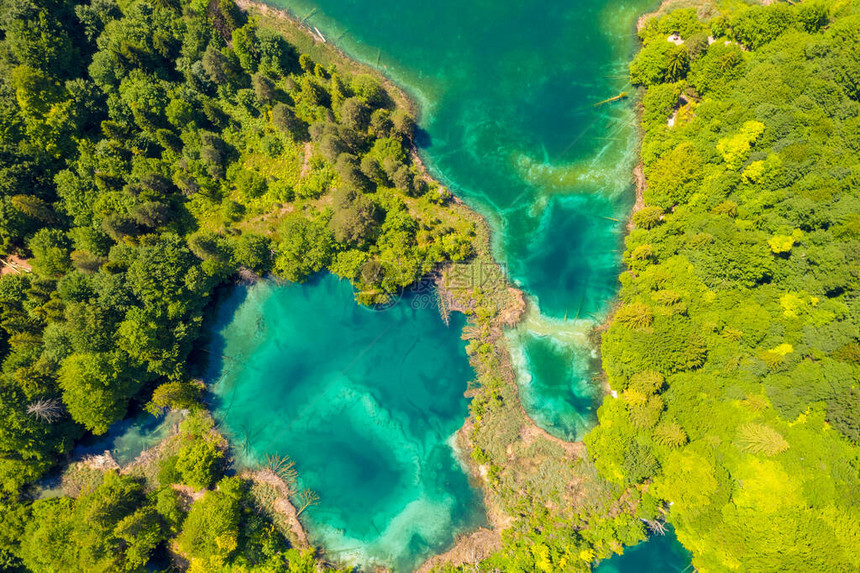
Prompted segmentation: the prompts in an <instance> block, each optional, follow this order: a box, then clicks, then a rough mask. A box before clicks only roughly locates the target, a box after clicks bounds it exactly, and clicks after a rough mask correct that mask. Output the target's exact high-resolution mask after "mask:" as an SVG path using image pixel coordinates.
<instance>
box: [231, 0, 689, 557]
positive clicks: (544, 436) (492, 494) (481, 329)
mask: <svg viewBox="0 0 860 573" xmlns="http://www.w3.org/2000/svg"><path fill="white" fill-rule="evenodd" d="M677 1H678V0H665V2H664V4H670V3H674V2H677ZM682 1H683V0H682ZM237 4H238V5H239V6H240V8H242V10H243V11H245V12H247V13H249V14H252V15H256V16H258V17H259V18H260V20H261V22H260V23H261V25H262V26H264V27H269V28H271V29H274V30H275V31H278V32H280V33H281V34H282V35H284V37H285V38H286V39H287V41H289V42H290V43H292V44H294V45H296V46H297V47H298V48H299V49H300V50H301V52H302V53H308V54H310V55H311V56H312V57H313V58H314V59H317V60H319V61H320V62H321V63H323V64H327V63H328V64H331V63H333V64H336V65H338V66H344V67H346V68H347V69H350V70H352V71H359V72H360V73H368V74H371V75H373V76H374V77H376V78H377V79H379V80H380V81H381V82H382V84H383V86H384V87H385V89H386V90H387V91H388V92H389V93H390V95H391V96H392V99H394V101H395V102H396V104H397V105H398V106H402V107H404V108H405V109H407V110H408V111H409V112H410V113H411V114H412V115H413V116H415V117H416V118H418V117H420V116H421V113H422V108H421V106H419V105H418V103H417V102H416V99H415V98H414V97H412V96H411V95H410V94H409V93H408V92H407V91H406V90H405V89H404V88H403V87H402V86H400V85H398V84H397V83H395V82H394V81H393V80H392V79H391V78H390V77H388V76H387V75H386V74H385V73H384V72H383V71H381V70H379V69H377V68H375V67H373V66H371V65H368V64H366V63H364V62H362V61H360V60H356V59H353V58H351V57H350V56H348V55H347V54H346V53H345V52H344V51H343V50H342V49H341V48H339V47H338V46H337V45H335V44H333V43H332V42H331V41H329V40H324V36H322V33H321V32H319V31H318V30H316V29H315V28H312V27H310V26H308V25H307V24H305V23H304V21H303V20H302V19H300V18H298V17H296V16H295V15H294V14H292V13H290V12H289V11H287V10H281V9H278V8H274V7H271V6H269V5H266V4H263V3H260V2H255V1H252V0H238V1H237ZM647 16H648V15H643V16H642V17H640V19H639V20H640V22H642V21H644V19H647ZM639 113H641V112H640V111H639V110H638V109H637V129H638V128H639V126H640V125H641V117H639ZM637 138H638V139H640V141H641V134H640V133H638V131H637ZM411 143H412V145H411V156H412V160H413V162H414V165H415V166H416V167H417V168H418V170H419V173H420V174H421V177H423V178H425V179H426V180H428V181H437V182H438V180H437V179H436V178H434V177H433V176H432V175H431V174H430V172H429V170H428V168H427V166H426V165H425V163H424V162H423V161H422V159H421V157H420V155H419V153H418V150H417V146H416V145H415V143H414V142H411ZM639 156H640V154H639V152H637V159H639V161H638V163H637V165H636V166H635V168H634V170H633V176H634V181H635V193H636V196H635V203H634V205H633V207H632V209H631V211H630V213H629V216H630V220H629V222H628V224H627V227H626V229H627V232H629V230H630V228H631V227H630V226H631V225H632V215H633V213H635V211H636V210H637V209H640V208H641V207H642V206H643V197H642V196H643V192H644V189H645V186H646V183H645V179H644V175H643V173H642V163H641V157H639ZM440 186H441V182H440ZM448 207H449V208H450V209H451V210H452V211H453V212H455V213H456V214H457V215H458V216H460V217H462V218H464V219H467V220H469V221H471V222H472V223H473V224H474V225H475V228H476V237H475V239H474V241H473V245H474V247H475V250H476V256H475V257H474V258H473V260H472V261H470V263H469V264H468V265H459V264H450V263H449V264H446V265H442V266H441V268H440V269H437V272H436V273H434V275H433V278H432V280H433V282H435V284H436V287H437V290H438V293H439V298H440V300H444V301H445V303H444V304H445V305H446V307H447V309H446V310H445V311H443V318H444V317H445V314H446V312H453V311H458V312H462V313H463V314H465V315H466V316H467V318H468V323H467V326H466V327H465V328H464V331H463V333H462V338H463V339H464V340H466V341H467V342H468V343H469V346H470V348H472V347H475V348H478V349H479V350H477V351H470V352H469V359H470V363H471V365H472V368H473V370H474V372H475V382H474V384H473V385H472V386H471V388H470V389H469V390H468V391H467V395H468V396H469V397H470V398H472V399H473V400H475V399H479V398H480V397H481V396H483V395H492V394H493V393H498V392H499V389H498V380H501V381H502V383H503V384H504V386H506V387H507V390H503V391H502V392H503V393H504V394H505V395H510V396H512V397H514V400H513V401H514V402H515V405H513V406H511V407H512V408H513V410H510V411H508V413H507V414H508V415H509V416H510V414H511V413H512V412H513V413H514V419H513V420H509V421H508V423H510V424H516V425H517V435H516V437H515V438H514V439H513V443H511V445H509V446H508V450H509V451H511V450H513V451H514V452H515V453H514V454H511V455H508V456H507V457H508V458H509V460H508V462H509V463H510V466H511V467H506V468H504V469H505V470H506V471H511V472H513V473H514V474H517V475H518V476H522V475H528V474H529V473H530V472H531V471H533V470H532V469H531V468H530V467H529V465H530V461H532V460H531V458H529V457H528V456H527V455H518V454H521V453H524V452H521V451H519V450H523V449H527V448H529V447H530V446H532V445H533V444H534V443H535V442H541V443H545V444H547V445H551V446H552V447H555V448H558V451H559V452H560V453H561V455H562V458H563V459H565V460H568V461H570V462H574V461H576V460H583V459H585V458H586V457H587V454H586V451H585V447H584V445H583V443H582V442H581V441H578V442H568V441H566V440H563V439H561V438H557V437H555V436H553V435H551V434H550V433H549V432H547V431H546V430H544V429H543V428H541V427H540V426H538V425H537V423H536V422H535V421H534V420H533V419H532V418H531V417H530V416H529V415H528V413H527V411H526V409H525V407H524V406H523V404H522V401H521V400H520V397H519V392H520V388H519V385H518V382H517V377H516V371H515V368H514V365H513V363H512V357H511V352H510V348H509V346H508V345H509V342H508V340H507V338H506V337H505V336H504V332H505V331H506V330H507V329H510V328H514V327H515V326H516V325H517V324H519V323H520V321H521V320H522V319H523V317H524V316H525V314H526V311H527V306H528V302H527V299H526V296H525V293H524V292H523V291H521V290H520V289H517V288H515V287H514V286H513V285H511V284H510V282H509V281H508V279H507V277H506V276H505V274H504V270H503V268H502V266H501V265H499V263H498V262H497V261H496V259H495V257H494V255H493V253H492V245H493V230H492V228H491V226H490V225H489V223H488V221H487V218H486V217H485V216H484V215H482V214H481V213H479V212H477V211H476V210H474V209H472V208H471V207H470V206H468V205H467V204H466V203H465V202H463V201H462V200H461V199H460V198H459V197H457V195H456V193H453V199H452V200H451V202H450V203H449V205H448ZM625 235H626V233H625ZM463 267H469V268H470V269H471V270H472V271H473V274H474V271H475V270H476V269H477V270H478V272H485V271H486V270H487V269H489V268H494V269H496V271H494V272H497V274H499V275H500V276H499V277H498V278H496V279H495V280H496V283H495V284H493V285H490V286H489V288H487V289H486V290H488V291H489V292H488V293H483V292H482V293H481V295H482V296H480V297H478V296H477V295H476V293H475V292H473V291H474V289H462V288H460V289H453V291H452V289H451V288H450V284H451V282H452V275H453V274H455V273H457V272H458V271H462V269H463ZM454 278H455V277H454ZM482 286H483V287H487V286H488V285H482ZM454 291H456V292H454ZM478 310H480V311H481V312H482V313H483V314H489V315H490V316H491V318H490V319H489V320H486V319H478V318H476V314H477V313H476V311H478ZM613 316H614V310H613V311H611V312H610V313H609V315H608V316H607V318H606V320H605V321H603V323H601V324H598V325H596V326H595V327H594V328H593V329H592V332H591V334H590V337H592V338H593V340H594V341H595V348H597V349H598V351H599V347H600V346H599V340H600V333H601V332H602V331H603V330H604V329H605V328H606V327H607V326H608V324H609V323H610V321H611V319H612V317H613ZM467 350H468V349H467ZM598 373H599V374H603V370H602V369H600V370H598ZM605 380H606V378H605V374H604V375H602V376H601V382H600V386H601V390H602V392H603V393H604V394H605V395H608V394H609V393H610V390H609V388H608V385H607V384H606V381H605ZM495 415H496V416H497V417H500V416H503V415H504V412H498V413H496V414H495ZM487 416H488V414H484V419H481V416H478V417H477V419H476V415H475V413H474V412H470V414H469V415H468V416H467V417H466V419H465V421H464V423H463V425H462V427H461V428H460V429H459V430H458V431H457V432H456V442H457V445H458V446H459V447H458V448H455V449H456V450H459V451H457V452H455V453H456V455H457V456H458V458H459V459H460V461H461V462H462V463H463V465H464V467H465V468H468V470H469V471H468V472H467V473H468V474H469V477H470V479H471V480H472V481H473V483H478V484H480V487H481V490H482V491H481V493H482V497H483V501H484V506H485V508H486V511H487V519H488V522H489V528H487V527H480V528H478V529H476V530H473V531H465V532H462V533H460V534H459V535H458V536H457V538H456V541H455V543H454V544H453V546H452V547H451V548H449V550H448V551H446V552H444V553H442V554H438V555H435V556H432V557H430V558H429V559H428V560H427V561H426V562H425V563H424V564H423V565H422V566H421V567H419V569H418V570H419V571H429V570H431V569H432V568H433V567H435V566H439V565H443V564H450V565H459V564H463V563H467V562H471V561H472V560H474V559H475V558H480V559H483V558H486V557H487V556H489V555H490V554H491V553H492V552H494V551H496V550H498V549H499V548H500V547H501V535H500V534H501V531H502V530H504V529H506V528H508V527H511V526H512V524H513V523H514V521H515V518H514V517H513V516H512V515H511V514H510V512H509V511H506V509H505V507H504V506H505V505H506V504H505V502H504V501H503V500H504V497H505V494H506V493H509V492H499V491H496V487H495V486H494V484H493V476H492V473H493V465H494V464H493V463H492V462H484V463H481V462H479V460H478V458H479V457H480V456H479V455H477V453H478V452H481V453H483V450H482V448H481V447H480V446H479V445H478V442H480V441H481V437H479V439H477V440H476V439H475V433H476V425H477V424H478V423H479V422H480V423H482V424H484V425H491V424H496V425H499V424H501V423H502V422H499V421H498V420H496V421H495V422H494V421H493V420H488V419H487ZM482 439H483V440H485V441H486V439H487V438H486V437H483V438H482ZM505 465H507V462H506V463H505ZM320 551H321V553H322V554H323V555H325V548H320Z"/></svg>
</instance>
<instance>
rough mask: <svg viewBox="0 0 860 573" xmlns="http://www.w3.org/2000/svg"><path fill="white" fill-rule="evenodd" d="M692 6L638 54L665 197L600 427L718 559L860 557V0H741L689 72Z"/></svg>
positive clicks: (647, 219) (645, 232)
mask: <svg viewBox="0 0 860 573" xmlns="http://www.w3.org/2000/svg"><path fill="white" fill-rule="evenodd" d="M689 18H690V11H689V10H678V11H675V12H670V13H669V14H668V15H667V16H665V17H663V18H661V19H659V20H652V21H651V22H650V23H648V24H647V25H646V26H645V28H644V31H643V40H644V44H645V47H644V48H643V50H642V52H641V53H640V55H639V56H637V59H636V61H635V62H634V65H631V76H632V79H633V80H634V81H636V82H638V83H642V84H644V85H646V86H649V87H648V88H647V92H646V94H645V97H644V98H643V104H644V106H645V109H644V113H643V118H644V127H645V137H644V141H643V144H642V159H643V162H644V166H645V174H646V178H647V180H648V188H647V190H646V192H645V202H646V207H645V208H644V209H643V210H641V211H640V212H639V213H637V214H636V215H634V219H633V222H634V223H635V226H636V228H635V229H634V230H633V231H632V232H631V233H630V235H629V236H628V237H627V241H626V252H625V255H624V260H625V263H626V264H627V265H628V267H629V272H626V273H624V274H622V276H621V283H622V289H621V293H620V298H621V302H622V305H621V307H620V309H619V311H618V312H617V313H616V315H615V317H614V319H613V320H612V322H611V324H610V327H609V328H608V330H607V331H606V332H605V334H604V336H603V346H602V358H603V364H604V367H605V370H606V373H607V375H608V382H609V385H610V386H611V388H612V389H614V390H615V391H616V392H617V394H618V397H617V398H607V399H606V400H605V402H604V404H603V406H602V407H601V408H600V411H599V419H600V425H599V426H598V427H597V428H595V429H594V430H593V431H592V432H591V433H590V434H589V435H588V436H587V437H586V439H585V442H586V444H587V446H588V449H589V452H590V454H591V455H592V456H593V458H594V463H595V466H596V467H597V468H598V470H599V471H600V472H601V475H603V476H604V477H605V478H606V479H609V480H611V481H613V482H615V483H617V484H619V485H630V484H642V485H641V486H635V485H634V488H633V490H634V491H635V490H637V489H638V490H645V488H647V492H648V495H653V496H656V498H657V500H659V501H660V502H661V503H663V504H665V505H664V508H665V510H666V511H667V512H668V517H669V520H670V521H672V522H673V524H674V525H675V528H676V531H677V534H678V538H679V539H680V540H681V542H682V543H683V544H684V545H685V546H686V547H687V548H689V549H690V550H691V551H692V552H693V554H694V559H693V565H694V566H695V567H696V568H698V569H699V570H701V571H751V572H752V571H852V570H857V569H858V568H860V558H858V555H857V552H856V547H857V546H858V543H860V528H858V527H857V525H856V524H857V523H860V509H859V508H860V498H858V494H857V492H858V491H860V474H858V468H860V447H858V435H860V434H858V428H860V417H858V414H857V412H858V411H860V408H858V396H860V388H858V380H860V351H858V349H860V345H858V340H860V338H858V337H860V314H858V311H860V306H858V305H857V300H858V290H860V267H858V264H857V261H858V260H860V240H858V239H860V235H858V233H857V227H856V224H855V218H856V217H855V213H856V212H857V210H858V208H860V179H858V174H860V171H858V169H857V161H856V157H857V153H858V151H860V148H858V144H857V141H858V139H857V132H856V126H857V125H860V124H858V119H857V118H858V117H860V98H858V95H860V92H858V90H857V78H858V77H860V75H858V73H857V72H858V70H860V67H858V65H857V62H858V59H857V54H858V53H860V5H857V3H856V2H849V3H818V2H802V3H798V4H796V5H789V4H784V3H779V4H773V5H771V6H767V7H764V6H746V5H739V7H738V8H737V10H735V11H730V12H729V13H727V14H722V15H718V16H716V17H715V18H714V19H713V20H712V21H711V22H710V29H711V33H712V34H713V35H714V36H715V41H714V42H713V43H712V44H711V45H710V46H707V45H701V44H697V46H698V47H697V48H696V50H693V49H692V47H691V48H690V49H689V50H688V53H689V55H690V64H689V68H688V71H687V72H686V76H685V77H684V80H683V81H681V82H678V81H676V78H672V77H669V75H668V73H667V71H666V70H667V69H668V68H667V64H666V61H667V60H666V57H665V54H668V52H669V48H667V47H666V46H665V45H663V44H669V43H668V42H666V36H667V35H668V34H670V33H672V31H678V32H679V33H680V34H681V36H682V38H684V39H685V44H684V45H687V44H688V39H689V38H691V37H692V35H693V34H694V33H699V31H701V30H704V29H705V27H706V25H707V24H705V23H694V22H691V21H690V19H689ZM685 29H686V30H688V32H687V33H688V34H690V35H689V36H687V35H685V32H684V30H685ZM691 32H692V33H691ZM727 42H728V43H727ZM736 42H740V43H741V44H742V45H743V46H744V47H745V48H746V49H748V50H744V49H741V47H740V46H739V45H738V44H737V43H736ZM689 44H690V45H692V44H693V42H692V40H690V41H689ZM670 45H671V44H670ZM657 56H660V58H663V59H660V58H658V57H657ZM680 92H683V93H684V94H685V97H686V98H687V100H688V101H689V103H688V104H685V105H684V108H687V109H688V110H689V113H688V114H687V115H686V116H685V117H684V121H681V120H680V119H679V118H680V116H681V113H680V111H679V114H678V118H676V121H675V122H674V123H673V124H671V125H670V123H671V122H668V121H667V119H668V117H669V115H670V114H671V113H673V109H674V105H675V104H674V102H673V100H675V101H677V99H676V98H679V97H680V96H679V95H678V94H679V93H680ZM849 229H850V230H849ZM670 504H671V505H670Z"/></svg>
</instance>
